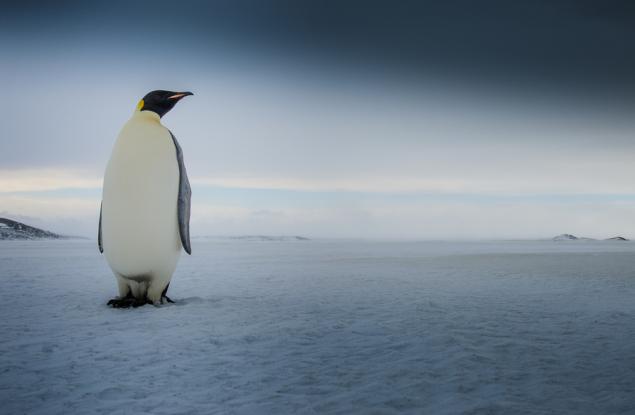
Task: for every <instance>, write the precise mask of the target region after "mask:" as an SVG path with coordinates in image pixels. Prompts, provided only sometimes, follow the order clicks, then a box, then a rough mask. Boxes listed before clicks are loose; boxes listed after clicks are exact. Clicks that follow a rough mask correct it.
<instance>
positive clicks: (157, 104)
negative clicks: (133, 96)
mask: <svg viewBox="0 0 635 415" xmlns="http://www.w3.org/2000/svg"><path fill="white" fill-rule="evenodd" d="M188 95H194V94H192V93H191V92H174V91H162V90H157V91H152V92H148V93H147V94H146V96H145V97H143V99H142V100H141V101H139V104H138V105H137V111H152V112H156V113H157V114H159V117H163V116H164V115H165V114H167V113H168V111H170V110H171V109H172V108H174V106H175V105H176V103H177V102H179V101H180V100H181V99H182V98H183V97H186V96H188Z"/></svg>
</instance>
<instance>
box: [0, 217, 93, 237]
mask: <svg viewBox="0 0 635 415" xmlns="http://www.w3.org/2000/svg"><path fill="white" fill-rule="evenodd" d="M75 238H80V237H76V236H66V235H60V234H57V233H54V232H49V231H45V230H43V229H40V228H35V227H33V226H29V225H25V224H24V223H20V222H16V221H14V220H11V219H7V218H0V240H35V239H75Z"/></svg>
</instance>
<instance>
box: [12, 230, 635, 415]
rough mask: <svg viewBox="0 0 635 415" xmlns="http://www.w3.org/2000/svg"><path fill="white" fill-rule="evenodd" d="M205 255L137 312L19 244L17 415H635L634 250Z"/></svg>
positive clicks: (380, 248) (232, 247) (90, 265)
mask: <svg viewBox="0 0 635 415" xmlns="http://www.w3.org/2000/svg"><path fill="white" fill-rule="evenodd" d="M195 242H196V243H195V245H194V246H193V252H194V255H193V256H192V257H187V256H186V255H184V256H183V257H182V260H181V263H180V264H179V267H178V268H177V272H176V275H175V277H174V279H173V281H172V284H171V286H170V291H169V295H170V296H171V297H172V298H173V299H174V300H176V301H177V303H176V304H174V305H167V306H161V307H159V308H155V307H152V306H145V307H142V308H139V309H128V310H120V309H111V308H108V307H106V305H105V304H106V302H107V300H108V299H109V298H111V297H112V296H114V295H115V293H116V286H115V280H114V278H113V277H112V276H111V274H110V271H109V269H108V267H107V265H106V263H105V260H104V258H103V257H101V256H100V255H99V254H98V252H97V246H96V244H94V243H88V242H82V241H42V242H40V241H37V242H36V241H26V242H18V241H4V242H0V283H1V287H2V290H1V292H2V302H1V303H0V316H2V317H1V318H0V333H2V335H1V336H0V373H1V375H0V402H1V403H2V406H1V407H0V408H1V409H0V412H2V413H6V414H20V413H29V414H62V413H63V414H68V413H81V414H127V413H153V414H214V413H218V414H290V413H303V414H311V413H329V414H331V413H341V414H350V413H359V414H369V413H377V414H397V413H414V414H421V413H426V414H460V413H470V414H481V413H483V414H552V413H554V414H555V413H557V414H617V413H629V412H630V413H632V412H631V411H632V410H633V408H635V394H634V393H633V391H634V390H635V301H634V300H635V243H631V242H609V241H601V242H589V243H585V244H561V243H556V242H552V241H543V242H474V243H449V242H420V243H415V242H410V243H407V242H403V243H400V242H392V243H384V242H359V241H357V242H356V241H305V242H303V243H286V242H282V243H280V242H276V243H263V242H259V243H254V242H249V241H242V240H234V241H232V240H226V241H201V240H198V241H195Z"/></svg>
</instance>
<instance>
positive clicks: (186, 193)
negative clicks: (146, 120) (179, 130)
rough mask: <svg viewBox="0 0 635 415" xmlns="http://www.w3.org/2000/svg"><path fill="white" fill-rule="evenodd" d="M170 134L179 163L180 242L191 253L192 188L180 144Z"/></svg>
mask: <svg viewBox="0 0 635 415" xmlns="http://www.w3.org/2000/svg"><path fill="white" fill-rule="evenodd" d="M168 131H169V130H168ZM170 135H171V136H172V141H174V147H175V148H176V161H177V162H178V163H179V197H178V200H177V210H178V219H179V233H180V235H181V244H182V245H183V249H185V252H187V253H188V254H189V255H192V246H191V245H190V203H191V199H192V189H191V188H190V181H189V180H188V178H187V171H186V170H185V162H184V161H183V150H181V146H180V145H179V142H178V141H177V140H176V137H175V136H174V134H172V131H170Z"/></svg>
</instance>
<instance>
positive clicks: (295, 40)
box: [4, 0, 635, 92]
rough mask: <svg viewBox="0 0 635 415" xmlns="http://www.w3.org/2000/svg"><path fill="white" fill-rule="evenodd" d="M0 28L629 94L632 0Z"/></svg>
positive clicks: (249, 9)
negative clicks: (223, 47)
mask: <svg viewBox="0 0 635 415" xmlns="http://www.w3.org/2000/svg"><path fill="white" fill-rule="evenodd" d="M4 20H5V21H4V23H5V29H4V30H5V31H7V30H13V31H14V34H16V33H18V34H19V35H32V36H46V37H50V36H53V37H55V36H64V35H68V36H89V37H90V36H91V35H93V34H99V35H101V36H104V35H108V33H111V34H112V35H113V36H114V37H119V38H120V37H121V36H125V35H134V36H135V37H136V38H138V39H145V40H148V41H155V42H159V43H161V42H163V43H165V44H166V45H167V44H170V47H177V48H180V49H183V48H192V47H198V48H199V49H198V50H200V48H201V47H204V45H205V44H206V43H208V42H216V43H218V42H227V44H231V47H244V48H246V49H258V48H264V49H266V50H267V51H279V50H283V51H285V52H286V53H289V54H292V55H293V54H297V55H301V56H303V57H309V58H315V59H317V60H318V61H319V60H323V61H324V62H337V63H344V64H352V65H359V66H364V67H377V68H383V69H389V70H396V71H401V72H402V73H404V74H409V75H412V76H414V77H416V76H447V77H450V78H452V77H456V78H460V79H467V80H476V81H490V82H500V83H505V82H509V83H514V82H519V83H526V84H530V85H533V84H544V85H546V86H549V85H561V86H562V85H568V86H570V85H573V86H576V87H578V88H588V89H602V88H608V89H610V90H613V91H622V92H633V91H635V3H633V2H630V1H622V0H609V1H588V0H586V1H585V0H582V1H580V0H566V1H563V0H561V1H504V0H495V1H492V0H489V1H469V0H449V1H443V2H441V1H439V2H425V1H398V2H391V1H385V2H377V1H314V2H301V1H269V2H266V1H215V2H202V1H200V2H196V1H195V2H174V1H169V2H167V1H151V2H147V3H138V2H137V3H134V4H129V3H128V2H112V1H109V2H104V3H91V2H80V1H65V2H57V3H55V4H48V5H47V4H44V5H42V4H36V3H34V2H21V3H20V4H19V5H14V6H13V8H12V9H10V10H9V11H8V12H7V13H6V14H5V17H4Z"/></svg>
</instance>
